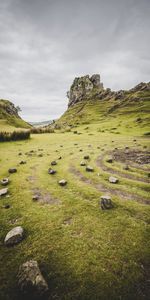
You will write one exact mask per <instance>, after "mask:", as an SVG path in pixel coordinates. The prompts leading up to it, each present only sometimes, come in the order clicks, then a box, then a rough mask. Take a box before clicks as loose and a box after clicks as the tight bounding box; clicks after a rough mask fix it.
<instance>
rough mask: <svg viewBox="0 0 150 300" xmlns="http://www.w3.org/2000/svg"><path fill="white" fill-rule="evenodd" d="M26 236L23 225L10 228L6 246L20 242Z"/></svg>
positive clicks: (5, 241)
mask: <svg viewBox="0 0 150 300" xmlns="http://www.w3.org/2000/svg"><path fill="white" fill-rule="evenodd" d="M23 238H24V230H23V228H22V227H21V226H17V227H14V228H13V229H12V230H10V231H9V232H8V233H7V235H6V237H5V240H4V244H5V245H6V246H13V245H16V244H18V243H20V242H21V241H22V240H23Z"/></svg>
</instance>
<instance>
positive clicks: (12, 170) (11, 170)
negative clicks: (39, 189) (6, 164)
mask: <svg viewBox="0 0 150 300" xmlns="http://www.w3.org/2000/svg"><path fill="white" fill-rule="evenodd" d="M8 172H9V173H10V174H13V173H16V172H17V169H16V168H10V169H9V170H8Z"/></svg>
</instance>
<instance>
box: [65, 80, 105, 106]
mask: <svg viewBox="0 0 150 300" xmlns="http://www.w3.org/2000/svg"><path fill="white" fill-rule="evenodd" d="M94 88H97V89H99V90H102V89H103V84H102V83H101V82H100V75H99V74H94V75H92V76H91V77H90V76H89V75H86V76H83V77H76V78H75V79H74V81H73V84H72V86H71V88H70V91H69V92H67V97H68V98H69V104H68V106H72V105H74V104H76V103H77V102H80V101H82V99H83V98H85V97H88V96H89V94H90V92H91V91H92V90H93V89H94Z"/></svg>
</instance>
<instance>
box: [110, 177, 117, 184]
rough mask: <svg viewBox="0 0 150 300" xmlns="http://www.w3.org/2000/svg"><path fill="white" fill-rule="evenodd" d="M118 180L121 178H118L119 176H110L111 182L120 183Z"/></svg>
mask: <svg viewBox="0 0 150 300" xmlns="http://www.w3.org/2000/svg"><path fill="white" fill-rule="evenodd" d="M118 181H119V180H118V178H116V177H113V176H110V177H109V182H110V183H118Z"/></svg>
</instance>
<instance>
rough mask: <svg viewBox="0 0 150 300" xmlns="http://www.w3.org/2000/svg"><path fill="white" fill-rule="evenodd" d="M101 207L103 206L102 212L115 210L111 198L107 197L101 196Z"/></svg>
mask: <svg viewBox="0 0 150 300" xmlns="http://www.w3.org/2000/svg"><path fill="white" fill-rule="evenodd" d="M100 206H101V209H102V210H105V209H111V208H113V204H112V201H111V197H109V196H107V195H103V196H101V200H100Z"/></svg>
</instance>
